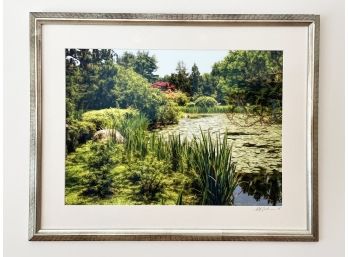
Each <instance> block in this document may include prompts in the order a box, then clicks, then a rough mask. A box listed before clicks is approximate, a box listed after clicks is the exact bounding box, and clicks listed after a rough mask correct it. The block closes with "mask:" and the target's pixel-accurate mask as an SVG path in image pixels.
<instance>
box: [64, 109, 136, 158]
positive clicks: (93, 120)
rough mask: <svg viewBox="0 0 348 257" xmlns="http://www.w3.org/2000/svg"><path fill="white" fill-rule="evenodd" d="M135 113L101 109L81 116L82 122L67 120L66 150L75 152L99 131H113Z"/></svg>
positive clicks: (123, 110)
mask: <svg viewBox="0 0 348 257" xmlns="http://www.w3.org/2000/svg"><path fill="white" fill-rule="evenodd" d="M136 115H137V111H136V110H133V109H116V108H109V109H102V110H95V111H89V112H85V113H84V114H82V120H74V119H69V120H68V122H67V125H66V150H67V152H68V153H70V152H72V151H75V149H76V147H77V146H78V145H80V144H84V143H86V142H87V140H89V139H91V138H92V137H93V135H94V134H95V133H96V132H97V131H98V130H101V129H105V128H109V129H115V128H117V127H119V126H120V124H121V123H122V121H123V120H124V119H125V118H129V117H134V116H136Z"/></svg>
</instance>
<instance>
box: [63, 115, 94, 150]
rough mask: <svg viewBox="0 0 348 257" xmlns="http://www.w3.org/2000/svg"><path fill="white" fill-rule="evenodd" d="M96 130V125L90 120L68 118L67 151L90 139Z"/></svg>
mask: <svg viewBox="0 0 348 257" xmlns="http://www.w3.org/2000/svg"><path fill="white" fill-rule="evenodd" d="M96 131H97V130H96V126H95V124H94V123H92V122H88V121H78V120H70V122H69V123H68V124H67V126H66V150H67V152H68V153H69V152H72V151H75V149H76V147H77V146H78V145H80V144H83V143H85V142H86V141H87V140H89V139H91V138H92V137H93V135H94V133H95V132H96Z"/></svg>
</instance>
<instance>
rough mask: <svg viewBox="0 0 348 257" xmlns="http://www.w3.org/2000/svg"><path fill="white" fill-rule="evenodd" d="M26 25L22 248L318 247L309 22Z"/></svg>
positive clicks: (223, 19)
mask: <svg viewBox="0 0 348 257" xmlns="http://www.w3.org/2000/svg"><path fill="white" fill-rule="evenodd" d="M30 22H31V34H30V44H31V46H30V49H31V56H30V60H31V150H30V156H31V158H30V160H31V165H30V217H29V240H263V241H265V240H276V241H317V240H318V196H317V192H318V182H317V178H318V175H317V172H318V167H317V151H318V150H317V134H318V132H317V122H318V121H317V119H318V118H317V114H318V110H317V103H318V78H319V60H318V57H319V16H318V15H283V14H282V15H256V14H253V15H246V14H129V13H128V14H125V13H122V14H121V13H102V14H101V13H31V14H30Z"/></svg>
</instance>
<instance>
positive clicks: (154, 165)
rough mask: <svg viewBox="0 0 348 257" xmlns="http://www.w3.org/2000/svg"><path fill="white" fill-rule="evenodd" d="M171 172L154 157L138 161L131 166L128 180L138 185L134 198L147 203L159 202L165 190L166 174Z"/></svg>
mask: <svg viewBox="0 0 348 257" xmlns="http://www.w3.org/2000/svg"><path fill="white" fill-rule="evenodd" d="M168 170H169V167H168V164H167V163H166V162H164V161H159V160H158V159H157V158H156V157H154V156H152V155H147V156H146V158H145V159H144V160H139V159H136V161H135V162H133V163H131V164H130V165H129V176H128V179H129V180H130V181H131V182H132V183H133V184H134V185H136V187H135V192H134V197H135V198H136V200H140V201H143V202H145V203H152V202H158V201H159V200H161V199H162V197H163V196H162V194H163V192H164V189H165V185H166V184H165V173H167V172H168Z"/></svg>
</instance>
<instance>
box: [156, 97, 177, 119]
mask: <svg viewBox="0 0 348 257" xmlns="http://www.w3.org/2000/svg"><path fill="white" fill-rule="evenodd" d="M178 121H179V109H178V105H177V104H176V103H174V102H173V101H168V102H167V103H166V104H165V105H162V106H160V107H159V108H158V112H157V122H158V123H160V124H163V125H166V124H174V123H178Z"/></svg>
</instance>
